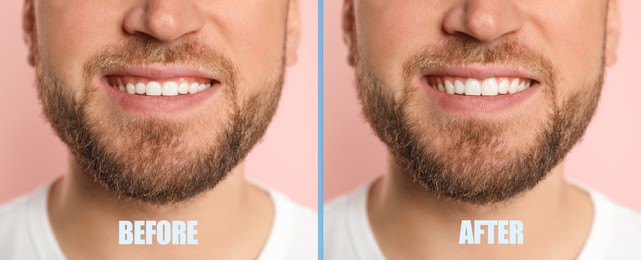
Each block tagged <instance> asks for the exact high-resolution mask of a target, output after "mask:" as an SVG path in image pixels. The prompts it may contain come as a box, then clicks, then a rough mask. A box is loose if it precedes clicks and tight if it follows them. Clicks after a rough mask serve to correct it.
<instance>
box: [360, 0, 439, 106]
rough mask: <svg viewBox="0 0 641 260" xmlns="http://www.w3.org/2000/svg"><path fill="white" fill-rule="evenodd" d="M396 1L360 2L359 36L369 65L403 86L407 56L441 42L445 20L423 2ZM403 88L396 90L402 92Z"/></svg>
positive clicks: (382, 77) (364, 58) (379, 75)
mask: <svg viewBox="0 0 641 260" xmlns="http://www.w3.org/2000/svg"><path fill="white" fill-rule="evenodd" d="M392 2H393V1H372V2H367V3H361V4H360V5H358V3H356V4H357V6H356V7H355V9H356V10H355V12H357V15H356V21H355V23H356V28H357V35H356V37H357V39H358V40H357V42H358V51H359V53H360V54H359V56H360V57H361V59H362V61H363V62H366V66H367V68H369V69H370V70H372V72H373V73H375V74H376V76H377V77H378V78H379V79H381V80H383V81H385V82H389V83H392V84H390V85H391V86H401V84H403V82H404V80H405V79H404V78H403V66H404V63H405V61H406V59H407V58H409V57H411V56H413V55H414V54H415V52H416V51H419V50H422V49H423V48H424V47H426V46H429V45H434V44H436V43H437V41H438V37H435V36H438V35H439V34H440V27H439V26H440V24H441V23H440V21H439V20H438V17H439V15H438V10H437V8H431V9H430V8H427V9H426V8H425V4H424V3H420V1H400V2H393V3H392ZM416 10H426V11H424V12H416ZM399 90H400V87H399V88H396V89H395V90H393V91H395V92H396V95H398V94H399V93H398V92H399Z"/></svg>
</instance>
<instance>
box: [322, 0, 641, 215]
mask: <svg viewBox="0 0 641 260" xmlns="http://www.w3.org/2000/svg"><path fill="white" fill-rule="evenodd" d="M342 3H343V1H341V0H326V1H325V3H324V5H325V24H324V30H325V32H324V33H325V39H324V40H325V42H324V53H325V61H324V62H325V64H324V71H325V75H324V81H325V89H324V91H325V95H324V98H325V104H324V106H325V125H324V127H325V128H324V134H325V154H324V157H325V161H324V167H325V201H329V200H330V199H331V198H333V197H335V196H336V195H338V194H341V193H344V192H347V191H349V190H352V189H354V188H355V187H357V186H359V185H360V184H362V183H365V182H367V181H369V180H372V179H373V178H375V177H376V176H379V175H381V174H382V173H384V172H385V170H386V165H387V163H386V160H387V159H386V158H387V156H386V150H385V148H384V146H383V144H382V143H381V142H380V141H379V140H378V139H377V138H376V137H375V136H373V135H372V131H371V130H370V128H369V126H368V125H367V124H366V122H365V120H364V119H363V117H362V116H361V114H360V106H359V104H358V103H357V99H356V91H355V88H354V71H353V69H352V68H351V67H349V66H348V65H347V63H346V50H345V46H344V44H343V42H342V38H341V37H342V36H341V32H340V28H341V27H340V11H341V5H342ZM621 5H622V8H621V10H622V24H623V33H622V36H621V45H620V46H619V60H618V63H617V64H616V65H615V66H613V67H611V68H610V69H609V70H608V72H607V76H606V77H607V80H606V84H605V87H604V90H603V94H602V98H601V103H600V105H599V108H598V111H597V113H596V116H595V118H594V120H593V121H592V123H591V125H590V127H589V129H588V131H587V134H586V135H585V136H584V139H583V141H582V142H581V143H580V144H579V145H578V146H577V147H576V148H575V149H574V150H573V151H572V152H571V153H570V154H569V156H568V158H567V160H566V167H565V169H566V176H567V177H568V178H570V179H573V180H576V181H578V182H580V183H583V184H586V185H588V186H590V187H593V188H595V189H597V190H599V191H601V192H603V193H605V194H606V195H607V196H609V197H610V198H612V199H613V200H614V201H617V202H619V203H620V204H623V205H626V206H628V207H632V208H634V209H635V210H637V211H641V187H639V186H640V185H641V163H640V160H641V158H640V157H641V152H640V151H639V150H640V148H641V115H639V114H640V113H641V102H639V101H638V99H639V97H640V96H641V85H640V84H639V80H638V78H637V77H638V76H639V72H641V69H640V68H641V66H639V64H638V63H639V61H641V50H640V49H639V48H640V46H641V27H640V26H639V25H641V19H640V18H641V16H639V14H638V13H639V11H641V2H639V1H635V0H622V1H621Z"/></svg>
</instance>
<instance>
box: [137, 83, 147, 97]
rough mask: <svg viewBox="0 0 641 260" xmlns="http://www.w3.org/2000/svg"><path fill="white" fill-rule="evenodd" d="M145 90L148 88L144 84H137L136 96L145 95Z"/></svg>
mask: <svg viewBox="0 0 641 260" xmlns="http://www.w3.org/2000/svg"><path fill="white" fill-rule="evenodd" d="M145 88H146V86H145V84H143V83H138V84H136V94H141V95H144V94H145Z"/></svg>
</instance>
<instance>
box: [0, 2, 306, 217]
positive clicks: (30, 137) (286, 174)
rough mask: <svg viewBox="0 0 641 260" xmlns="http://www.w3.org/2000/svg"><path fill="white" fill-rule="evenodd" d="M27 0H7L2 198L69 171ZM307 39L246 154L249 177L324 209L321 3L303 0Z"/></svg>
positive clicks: (0, 68) (0, 134) (0, 114)
mask: <svg viewBox="0 0 641 260" xmlns="http://www.w3.org/2000/svg"><path fill="white" fill-rule="evenodd" d="M22 2H23V1H20V0H5V1H0V10H3V15H2V16H0V31H1V32H2V34H3V35H4V37H3V39H2V43H0V57H1V59H0V78H2V79H3V82H4V83H3V87H2V89H3V93H2V95H0V203H2V202H6V201H8V200H10V199H11V198H13V197H15V196H17V195H19V194H21V193H25V192H28V191H30V190H32V189H34V188H35V187H37V186H39V185H41V184H43V183H45V182H47V181H50V180H53V179H54V178H56V177H57V176H60V175H62V174H64V173H65V171H66V167H67V151H66V147H65V146H64V145H63V144H62V142H60V141H59V140H58V138H57V137H55V136H54V134H53V133H52V130H51V128H50V127H49V125H48V124H46V123H45V120H44V118H43V116H42V115H41V108H40V105H39V103H38V100H37V96H36V90H35V87H34V84H33V82H34V72H33V70H32V68H31V67H29V66H28V64H27V60H26V57H27V54H26V48H25V46H24V44H23V41H22V31H21V20H20V19H21V18H20V14H21V9H22ZM300 4H301V14H302V31H303V32H302V39H301V42H300V48H299V52H298V53H299V59H298V63H297V65H295V66H294V67H291V68H290V69H289V70H288V72H287V73H288V74H287V79H286V85H285V87H284V92H283V96H282V99H281V103H280V107H279V109H278V112H277V114H276V117H275V118H274V121H273V122H272V124H271V126H270V128H269V130H268V131H267V134H266V136H265V137H264V140H263V142H262V143H260V144H259V145H258V146H257V147H256V148H255V149H254V150H253V151H252V153H251V154H250V155H249V157H248V158H247V160H246V162H247V163H246V172H247V176H248V177H249V178H251V179H254V180H257V181H259V182H261V183H264V184H267V185H269V186H271V187H274V188H276V189H277V190H280V191H282V192H284V193H285V194H287V195H288V196H290V197H291V198H292V199H293V200H295V201H297V202H299V203H302V204H304V205H307V206H309V207H313V208H316V204H317V203H316V202H317V166H318V164H317V162H318V160H317V154H318V152H317V151H318V147H317V136H318V135H317V134H318V133H317V116H316V115H317V58H316V57H317V49H318V48H317V47H318V46H317V39H318V38H317V37H318V36H317V29H316V28H317V24H318V19H317V18H318V16H317V5H316V1H306V0H302V1H300Z"/></svg>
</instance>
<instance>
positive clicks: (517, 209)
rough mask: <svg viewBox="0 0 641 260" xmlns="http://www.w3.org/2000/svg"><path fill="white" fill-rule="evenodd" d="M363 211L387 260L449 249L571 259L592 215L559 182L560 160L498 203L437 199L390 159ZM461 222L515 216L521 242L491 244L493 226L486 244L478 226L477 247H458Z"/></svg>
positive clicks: (587, 204) (576, 192) (584, 199)
mask: <svg viewBox="0 0 641 260" xmlns="http://www.w3.org/2000/svg"><path fill="white" fill-rule="evenodd" d="M368 214H369V216H370V220H371V224H372V227H373V231H374V234H375V236H376V238H377V241H378V242H379V245H380V246H381V249H382V250H383V252H384V254H385V255H387V256H388V257H389V258H393V259H396V258H407V257H410V256H411V258H417V256H420V257H419V258H426V259H431V258H437V259H439V258H443V257H445V256H447V254H448V253H449V254H450V255H451V252H457V254H461V255H462V256H469V257H474V256H478V255H479V253H480V254H482V255H484V256H488V258H492V259H494V258H499V259H500V258H506V257H505V256H510V255H512V256H513V255H516V254H518V255H531V256H537V258H539V259H547V258H549V257H546V256H548V255H544V254H546V253H547V252H553V253H555V254H556V256H557V257H558V253H559V251H564V252H563V253H564V255H565V256H568V257H567V258H576V257H577V256H578V253H579V252H580V250H581V247H582V245H583V244H584V242H585V240H586V239H587V235H588V232H589V229H590V225H591V222H592V215H593V213H592V205H591V201H590V199H589V195H588V194H587V193H585V192H583V191H581V190H580V189H578V188H576V187H575V186H573V185H571V184H569V183H568V182H567V181H565V180H564V178H563V163H560V164H559V165H557V166H556V167H555V168H554V169H553V170H552V171H551V172H549V173H548V176H547V178H545V179H544V180H543V181H541V182H540V183H539V184H538V185H536V186H535V187H534V188H533V189H532V190H529V191H526V192H524V193H523V194H521V195H519V196H516V197H514V198H512V199H510V200H509V201H507V202H504V203H500V204H495V205H481V206H479V205H472V204H469V203H464V202H459V201H455V200H451V199H439V198H438V197H437V195H436V194H434V193H432V192H429V191H426V190H425V189H424V188H423V187H422V186H421V185H420V184H417V183H414V182H413V181H412V180H411V177H409V176H408V174H407V173H405V172H403V170H402V169H401V167H399V166H398V165H397V164H396V163H394V162H392V164H391V167H390V170H389V172H388V174H387V175H385V176H384V177H383V178H382V179H380V180H379V181H377V182H376V183H374V184H373V185H372V188H371V190H370V196H369V200H368ZM462 220H472V221H474V220H520V221H522V223H523V226H524V227H523V229H524V231H523V234H524V235H523V241H524V242H523V244H522V245H507V246H506V245H497V242H496V237H497V235H496V234H497V232H496V229H495V231H494V234H495V235H494V237H495V242H494V243H495V244H488V243H487V233H488V231H487V227H483V229H485V235H484V237H483V238H482V241H483V242H482V244H481V245H459V235H460V232H461V225H462ZM472 227H474V225H473V224H472ZM399 230H403V236H402V237H401V238H400V239H402V240H403V241H402V242H400V241H398V240H397V239H399V237H398V236H392V235H391V234H394V233H396V234H398V231H399ZM394 240H397V241H394ZM392 244H393V245H394V246H386V245H392ZM553 249H554V250H553ZM556 249H558V250H556ZM555 250H556V251H555ZM537 254H538V255H537Z"/></svg>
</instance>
